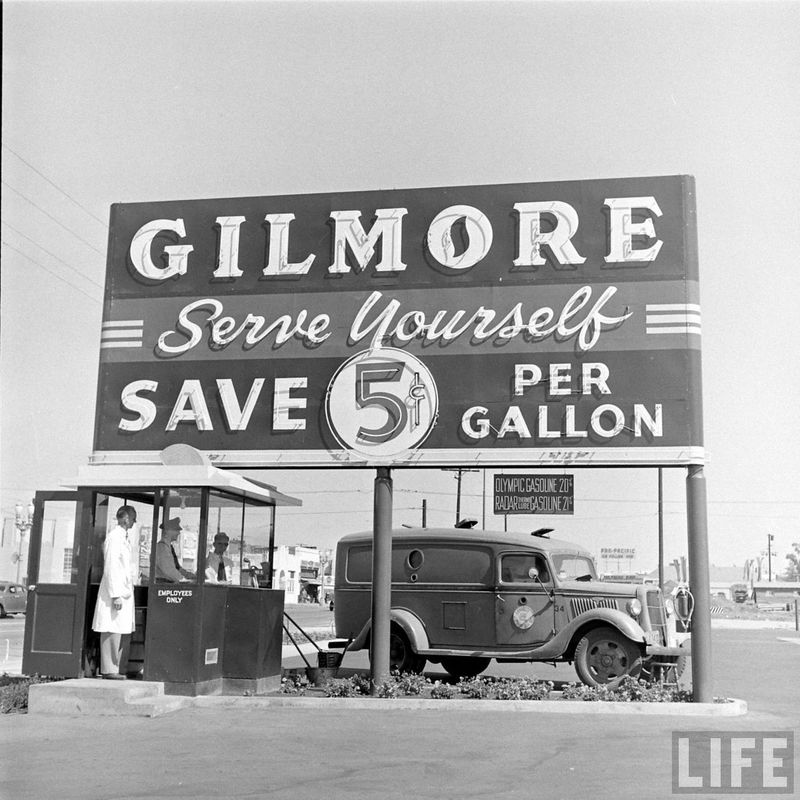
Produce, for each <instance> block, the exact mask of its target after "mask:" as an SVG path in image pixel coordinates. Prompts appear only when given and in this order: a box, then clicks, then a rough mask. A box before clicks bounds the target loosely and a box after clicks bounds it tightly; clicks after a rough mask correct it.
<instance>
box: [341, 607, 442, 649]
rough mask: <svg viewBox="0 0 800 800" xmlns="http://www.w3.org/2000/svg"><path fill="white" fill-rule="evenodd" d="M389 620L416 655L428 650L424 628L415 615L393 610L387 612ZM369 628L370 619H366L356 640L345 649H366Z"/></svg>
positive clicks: (402, 609) (404, 609) (404, 610)
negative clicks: (397, 628)
mask: <svg viewBox="0 0 800 800" xmlns="http://www.w3.org/2000/svg"><path fill="white" fill-rule="evenodd" d="M389 618H390V620H391V622H392V624H394V625H397V626H398V627H399V628H400V629H401V630H402V631H403V633H405V635H406V636H407V637H408V641H409V643H410V644H411V647H412V649H413V650H414V651H415V652H417V653H418V652H419V651H420V650H428V649H429V648H430V644H429V642H428V634H427V632H426V631H425V626H424V625H423V624H422V620H421V619H420V618H419V617H418V616H417V615H416V614H414V613H412V612H411V611H409V610H408V609H406V608H393V609H391V611H390V612H389ZM371 628H372V619H368V620H367V621H366V623H365V624H364V627H363V628H362V629H361V630H360V631H359V632H358V635H357V636H356V638H355V639H353V641H352V642H351V643H350V646H349V647H348V648H347V649H348V651H352V650H363V649H364V648H365V647H367V645H368V643H369V634H370V630H371Z"/></svg>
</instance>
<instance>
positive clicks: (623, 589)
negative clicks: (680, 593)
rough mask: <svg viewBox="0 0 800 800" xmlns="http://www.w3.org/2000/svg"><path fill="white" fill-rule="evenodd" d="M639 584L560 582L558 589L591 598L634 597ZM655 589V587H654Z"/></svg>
mask: <svg viewBox="0 0 800 800" xmlns="http://www.w3.org/2000/svg"><path fill="white" fill-rule="evenodd" d="M641 585H642V584H640V583H606V582H605V581H560V582H559V584H558V588H559V589H560V590H561V591H562V592H569V593H570V594H572V593H575V594H582V595H591V596H592V597H600V596H603V595H605V596H606V597H636V590H637V589H638V588H639V586H641ZM654 588H655V587H654Z"/></svg>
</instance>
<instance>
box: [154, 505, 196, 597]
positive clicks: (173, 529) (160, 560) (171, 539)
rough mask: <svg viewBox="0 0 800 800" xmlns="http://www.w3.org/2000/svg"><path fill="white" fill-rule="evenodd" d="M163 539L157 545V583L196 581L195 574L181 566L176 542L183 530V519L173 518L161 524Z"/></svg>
mask: <svg viewBox="0 0 800 800" xmlns="http://www.w3.org/2000/svg"><path fill="white" fill-rule="evenodd" d="M160 527H161V538H160V539H159V540H158V543H157V544H156V582H157V583H185V582H186V581H193V580H195V574H194V573H193V572H190V571H189V570H187V569H184V567H183V566H181V562H180V560H179V559H178V553H177V552H176V550H175V541H176V539H177V538H178V536H179V535H180V532H181V531H182V530H183V528H182V527H181V518H180V517H172V518H171V519H168V520H167V521H166V522H163V523H161V526H160Z"/></svg>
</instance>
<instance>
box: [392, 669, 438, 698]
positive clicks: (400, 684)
mask: <svg viewBox="0 0 800 800" xmlns="http://www.w3.org/2000/svg"><path fill="white" fill-rule="evenodd" d="M392 678H393V680H394V681H395V682H396V684H397V689H398V691H399V692H400V694H403V695H420V694H422V693H423V691H424V690H425V689H426V688H427V687H428V686H429V685H430V681H429V680H428V679H427V678H426V677H425V676H424V675H417V674H416V673H414V672H403V673H400V672H393V673H392Z"/></svg>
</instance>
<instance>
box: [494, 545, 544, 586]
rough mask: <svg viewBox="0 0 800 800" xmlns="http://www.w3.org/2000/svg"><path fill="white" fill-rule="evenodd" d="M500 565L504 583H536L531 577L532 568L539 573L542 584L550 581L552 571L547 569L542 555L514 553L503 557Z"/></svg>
mask: <svg viewBox="0 0 800 800" xmlns="http://www.w3.org/2000/svg"><path fill="white" fill-rule="evenodd" d="M500 563H501V565H500V578H501V580H502V581H503V583H535V584H538V581H536V580H535V579H534V578H531V576H530V570H531V567H535V568H536V569H537V570H538V572H539V580H540V581H541V582H542V583H548V582H549V581H550V571H549V570H548V569H547V562H546V561H545V560H544V558H543V557H542V556H541V555H537V554H535V553H513V554H509V555H505V556H503V557H502V560H501V562H500Z"/></svg>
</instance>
